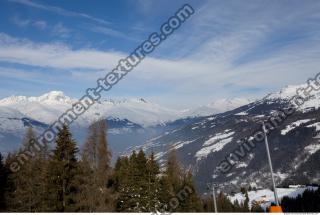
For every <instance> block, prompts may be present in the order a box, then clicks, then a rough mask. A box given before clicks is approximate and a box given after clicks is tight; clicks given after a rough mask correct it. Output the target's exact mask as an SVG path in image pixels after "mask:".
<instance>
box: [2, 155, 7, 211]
mask: <svg viewBox="0 0 320 215" xmlns="http://www.w3.org/2000/svg"><path fill="white" fill-rule="evenodd" d="M8 174H9V170H8V169H7V167H6V166H5V164H4V160H3V157H2V154H1V153H0V212H4V211H6V209H7V205H6V199H5V190H6V188H7V179H8Z"/></svg>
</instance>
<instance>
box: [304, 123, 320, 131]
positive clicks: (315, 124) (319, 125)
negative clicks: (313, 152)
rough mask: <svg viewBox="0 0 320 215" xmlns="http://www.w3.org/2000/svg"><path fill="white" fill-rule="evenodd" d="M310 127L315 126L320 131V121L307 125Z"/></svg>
mask: <svg viewBox="0 0 320 215" xmlns="http://www.w3.org/2000/svg"><path fill="white" fill-rule="evenodd" d="M307 127H308V128H311V127H315V128H316V131H320V122H316V123H313V124H311V125H308V126H307Z"/></svg>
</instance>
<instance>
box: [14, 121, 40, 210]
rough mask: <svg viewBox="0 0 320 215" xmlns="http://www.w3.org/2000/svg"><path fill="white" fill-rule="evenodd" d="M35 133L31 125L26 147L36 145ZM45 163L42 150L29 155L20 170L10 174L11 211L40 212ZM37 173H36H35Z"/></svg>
mask: <svg viewBox="0 0 320 215" xmlns="http://www.w3.org/2000/svg"><path fill="white" fill-rule="evenodd" d="M34 140H35V134H34V132H33V130H32V128H31V127H29V128H28V129H27V132H26V135H25V137H24V139H23V142H22V145H23V148H24V149H31V148H32V147H34ZM43 165H44V162H43V158H42V156H41V152H36V153H35V154H34V155H33V156H29V157H28V160H27V161H26V162H25V163H24V164H23V165H21V169H20V171H18V172H15V173H12V174H10V177H9V180H10V181H11V183H12V189H13V191H12V194H11V195H10V197H9V198H10V206H9V210H11V211H21V212H38V211H41V209H42V206H43V198H42V197H43V196H41V194H43V192H42V191H43V189H44V184H43V180H42V178H41V170H42V167H43ZM35 173H36V174H35Z"/></svg>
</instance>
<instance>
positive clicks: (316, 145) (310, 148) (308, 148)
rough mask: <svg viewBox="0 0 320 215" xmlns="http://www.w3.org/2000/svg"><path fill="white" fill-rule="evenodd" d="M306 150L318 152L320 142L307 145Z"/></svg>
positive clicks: (310, 152)
mask: <svg viewBox="0 0 320 215" xmlns="http://www.w3.org/2000/svg"><path fill="white" fill-rule="evenodd" d="M304 150H305V151H306V152H308V153H309V154H311V155H312V154H314V153H316V152H317V151H318V150H320V144H319V143H315V144H311V145H309V146H306V147H305V148H304Z"/></svg>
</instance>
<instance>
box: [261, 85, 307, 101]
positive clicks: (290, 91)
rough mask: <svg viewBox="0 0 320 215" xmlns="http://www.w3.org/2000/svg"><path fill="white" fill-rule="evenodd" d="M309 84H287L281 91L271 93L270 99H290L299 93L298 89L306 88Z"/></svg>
mask: <svg viewBox="0 0 320 215" xmlns="http://www.w3.org/2000/svg"><path fill="white" fill-rule="evenodd" d="M306 87H307V84H300V85H287V86H285V87H284V88H282V89H281V90H280V91H278V92H275V93H271V94H270V95H269V96H268V97H267V98H269V99H290V98H292V97H293V96H295V95H296V94H297V90H298V89H300V88H306Z"/></svg>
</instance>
